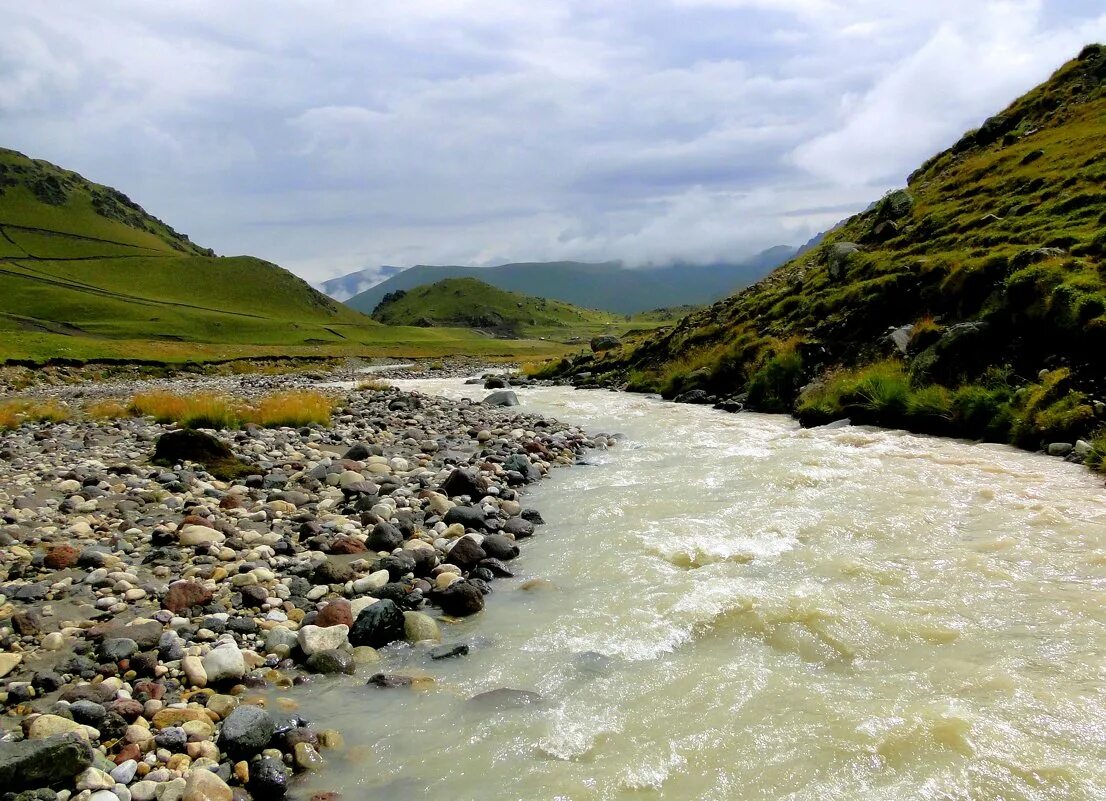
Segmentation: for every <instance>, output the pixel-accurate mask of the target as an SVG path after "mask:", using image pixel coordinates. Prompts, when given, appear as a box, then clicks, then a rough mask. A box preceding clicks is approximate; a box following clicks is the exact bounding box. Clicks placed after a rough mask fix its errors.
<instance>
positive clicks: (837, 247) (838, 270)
mask: <svg viewBox="0 0 1106 801" xmlns="http://www.w3.org/2000/svg"><path fill="white" fill-rule="evenodd" d="M859 251H860V246H859V245H857V244H856V243H855V242H834V243H833V244H832V245H830V246H829V248H827V249H826V271H827V272H828V273H829V277H830V278H832V279H833V280H834V281H839V280H841V279H842V278H843V277H844V276H845V270H847V269H848V267H849V262H850V261H851V260H852V258H853V254H854V253H858V252H859Z"/></svg>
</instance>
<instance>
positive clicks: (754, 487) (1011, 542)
mask: <svg viewBox="0 0 1106 801" xmlns="http://www.w3.org/2000/svg"><path fill="white" fill-rule="evenodd" d="M397 383H399V384H400V385H402V386H404V387H406V388H414V389H418V390H420V391H424V392H434V393H439V394H445V395H450V396H452V397H474V398H478V397H482V396H483V395H485V394H486V392H485V391H484V390H482V389H481V388H480V387H472V386H464V385H462V383H461V382H460V381H457V380H445V379H443V380H427V381H399V382H397ZM518 394H519V396H520V398H521V399H522V403H523V405H524V406H525V408H526V409H528V410H533V411H539V412H542V413H545V414H549V415H552V416H555V417H558V418H560V419H563V420H565V421H568V422H572V423H579V424H583V425H584V426H586V427H587V428H588V429H589V430H592V431H603V432H619V433H621V434H623V435H624V436H625V439H624V440H622V441H621V442H620V443H619V444H618V446H617V447H615V448H612V449H610V450H603V451H596V452H593V453H591V454H590V455H589V456H588V458H587V461H588V464H587V465H585V466H580V467H576V468H571V469H566V470H559V471H556V473H555V475H554V476H553V477H552V478H551V479H549V480H547V481H544V482H541V483H540V485H538V486H536V487H534V488H533V489H531V490H530V491H529V492H528V493H527V496H526V504H527V505H532V506H534V507H536V508H538V509H540V510H541V512H542V514H543V515H544V517H545V519H546V520H547V521H548V525H546V526H544V527H542V528H540V529H539V533H538V536H536V537H534V538H533V539H532V540H530V541H529V542H528V543H526V544H525V545H524V546H523V551H522V556H521V557H520V558H519V559H518V560H516V561H515V562H513V563H512V565H513V569H514V570H516V572H517V573H518V576H517V578H514V579H501V580H499V581H497V582H496V583H495V585H494V589H495V591H494V593H493V594H492V595H491V596H489V598H488V602H489V603H488V607H487V609H486V611H485V612H484V613H482V614H481V615H478V616H476V617H474V618H470V619H467V620H466V621H464V622H463V623H460V624H456V625H443V631H444V634H445V639H446V641H447V642H452V641H463V642H467V643H469V644H470V645H471V646H472V649H471V653H470V654H469V655H468V656H466V657H462V658H458V659H453V660H448V661H444V662H431V661H430V660H428V659H427V658H426V655H425V653H424V652H421V651H415V650H410V649H409V650H407V651H404V652H402V653H400V654H398V655H395V656H392V657H390V658H389V659H390V661H388V662H386V663H385V664H384V665H383V666H382V668H384V669H387V670H388V671H390V672H407V673H414V674H423V675H426V676H429V677H433V678H434V680H435V681H434V682H433V683H432V684H430V683H428V688H426V689H416V690H412V689H409V688H408V689H398V690H397V689H392V690H382V689H377V688H373V687H366V686H365V680H366V678H367V673H365V670H366V669H365V668H363V669H362V674H364V675H360V674H359V675H358V676H356V677H347V678H343V679H338V680H330V681H327V682H323V683H320V684H318V685H316V686H313V687H311V688H309V689H306V690H305V691H304V692H303V693H300V694H299V695H298V696H297V697H298V698H300V699H301V708H302V711H303V713H304V714H305V716H307V717H309V718H311V719H312V720H315V721H317V722H318V723H319V724H321V725H326V726H333V727H336V728H338V729H340V730H341V731H342V732H343V734H344V736H345V739H346V742H347V757H346V758H345V759H342V758H339V757H332V758H331V766H330V768H329V769H328V770H327V771H325V772H324V773H323V774H322V775H321V776H320V777H319V778H318V779H316V780H314V789H320V790H321V789H326V790H341V791H342V792H343V794H344V796H345V798H347V799H350V801H354V800H355V799H441V798H452V799H486V800H487V801H495V800H496V799H522V800H524V801H530V800H531V799H534V800H536V799H572V800H573V801H585V800H590V799H604V800H606V799H612V800H614V799H618V800H619V801H622V800H623V799H635V800H636V799H641V800H642V801H647V800H649V799H715V800H718V799H723V800H728V799H734V800H735V801H736V800H738V799H740V800H741V801H746V800H752V799H757V800H758V801H759V800H760V799H774V800H775V799H789V800H790V801H800V799H801V800H802V801H806V800H807V799H809V800H810V801H815V800H817V801H825V799H872V800H873V801H876V800H877V799H878V800H879V801H886V800H887V799H1004V801H1015V800H1018V801H1021V800H1022V799H1025V800H1026V801H1028V800H1029V799H1033V800H1034V801H1044V800H1045V799H1091V798H1102V797H1106V491H1104V490H1103V487H1102V480H1101V478H1095V477H1094V476H1092V475H1091V474H1090V473H1089V472H1087V471H1085V470H1084V469H1083V468H1080V467H1077V466H1074V465H1070V464H1066V463H1064V462H1062V461H1060V460H1057V459H1051V458H1046V457H1043V456H1039V455H1033V454H1029V453H1023V452H1019V451H1016V450H1013V449H1010V448H1006V447H1001V446H995V445H976V444H971V443H965V442H959V441H952V440H942V439H933V438H927V437H920V436H914V435H909V434H905V433H902V432H896V431H882V430H874V429H866V428H850V427H843V428H823V429H815V430H802V429H800V428H798V426H797V425H796V424H795V423H794V422H793V421H791V420H789V419H787V418H785V417H779V416H769V415H757V414H740V415H730V414H725V413H721V412H716V411H713V410H711V409H708V408H702V407H690V406H681V405H674V404H666V403H662V402H659V401H657V400H652V399H649V398H644V397H640V396H634V395H627V394H616V393H610V392H601V391H573V390H572V389H568V388H540V389H521V390H518ZM533 579H541V581H537V582H535V581H532V580H533ZM524 582H528V583H524ZM502 687H510V688H515V689H521V690H529V691H533V692H536V693H539V694H540V695H541V697H542V699H543V700H542V701H541V702H539V703H535V704H529V705H522V706H508V705H497V704H485V703H474V702H472V701H470V700H468V699H469V698H471V696H473V695H476V694H477V693H480V692H484V691H487V690H492V689H496V688H502Z"/></svg>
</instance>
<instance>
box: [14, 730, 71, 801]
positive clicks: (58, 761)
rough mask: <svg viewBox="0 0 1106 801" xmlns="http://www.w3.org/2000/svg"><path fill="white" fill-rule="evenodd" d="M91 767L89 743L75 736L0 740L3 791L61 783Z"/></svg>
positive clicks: (64, 735)
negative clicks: (13, 740)
mask: <svg viewBox="0 0 1106 801" xmlns="http://www.w3.org/2000/svg"><path fill="white" fill-rule="evenodd" d="M91 766H92V746H90V745H89V743H88V741H87V740H85V739H83V738H81V737H80V736H78V735H74V734H60V735H57V736H56V737H48V738H46V739H45V740H21V741H19V742H0V787H3V788H4V789H5V790H20V789H24V788H33V787H46V786H49V785H51V784H60V783H62V782H64V781H65V780H66V779H70V778H72V777H73V776H76V775H77V774H78V773H80V772H81V771H83V770H85V769H87V768H89V767H91Z"/></svg>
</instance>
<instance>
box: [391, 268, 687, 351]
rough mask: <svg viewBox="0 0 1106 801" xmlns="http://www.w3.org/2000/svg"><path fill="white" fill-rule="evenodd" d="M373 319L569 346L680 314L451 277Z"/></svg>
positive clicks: (406, 295)
mask: <svg viewBox="0 0 1106 801" xmlns="http://www.w3.org/2000/svg"><path fill="white" fill-rule="evenodd" d="M372 316H373V319H374V320H376V321H378V322H380V323H384V324H386V325H406V326H419V327H423V328H428V327H433V326H453V327H462V328H471V329H475V330H479V331H483V332H485V333H488V334H491V335H493V336H498V337H505V338H518V337H528V338H542V339H552V340H559V341H562V342H568V341H576V340H583V339H590V338H591V337H594V336H598V335H602V334H613V335H619V336H621V335H624V334H625V333H626V332H627V331H630V330H652V329H654V328H656V327H658V326H660V325H664V324H668V323H671V322H672V320H673V319H674V318H675V316H676V315H674V314H672V313H667V312H665V311H664V310H657V311H654V312H646V313H643V314H640V315H618V314H612V313H611V312H606V311H598V310H595V309H581V308H579V307H578V306H573V305H571V304H569V303H564V302H563V301H559V300H549V299H546V298H535V297H530V296H529V295H523V294H521V293H518V292H508V291H506V290H502V289H498V288H497V287H494V286H492V285H490V284H486V283H484V282H483V281H479V280H477V279H475V278H447V279H445V280H442V281H438V282H436V283H433V284H427V285H425V286H419V287H415V288H414V289H411V290H397V291H395V292H392V293H389V294H388V295H385V296H384V299H383V300H382V301H381V302H380V303H379V304H378V305H377V307H376V309H375V310H374V311H373V314H372Z"/></svg>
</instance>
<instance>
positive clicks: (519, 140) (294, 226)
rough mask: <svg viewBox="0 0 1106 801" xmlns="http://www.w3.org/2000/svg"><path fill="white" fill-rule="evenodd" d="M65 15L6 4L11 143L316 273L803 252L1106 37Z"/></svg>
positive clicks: (677, 6)
mask: <svg viewBox="0 0 1106 801" xmlns="http://www.w3.org/2000/svg"><path fill="white" fill-rule="evenodd" d="M58 8H59V5H58V4H51V3H33V4H29V3H24V2H19V0H0V12H2V13H3V18H4V19H5V35H4V37H2V39H0V114H2V115H3V117H4V134H5V141H4V142H2V143H0V144H3V145H5V146H11V147H16V148H18V149H21V150H24V151H26V152H29V153H31V154H32V155H35V156H37V157H41V158H48V159H51V160H53V161H56V162H58V163H61V164H64V165H65V166H68V167H71V168H73V169H77V170H79V171H81V172H84V173H85V174H87V175H88V176H89V177H90V178H93V179H94V180H99V181H103V182H106V183H111V184H113V185H116V186H118V187H119V188H121V189H122V190H123V191H125V192H127V193H128V194H130V195H131V196H132V197H134V198H135V199H136V200H138V201H139V202H141V203H143V204H144V205H145V206H147V208H149V210H150V211H152V212H153V213H155V214H157V215H158V216H160V217H162V218H164V219H166V220H168V221H169V222H170V223H172V224H173V225H174V226H175V227H177V228H179V229H181V230H184V231H187V232H188V233H189V234H190V235H192V237H193V238H194V239H195V240H196V241H198V242H201V243H203V244H205V245H211V246H213V247H215V248H216V249H217V250H219V251H220V252H228V253H240V252H252V253H255V254H257V255H259V256H262V257H265V258H268V259H270V260H272V261H276V262H278V263H281V264H284V265H286V266H288V267H291V268H293V269H295V270H297V271H298V272H300V273H301V274H303V275H304V276H305V277H308V278H310V279H312V280H319V279H322V278H325V277H329V276H334V275H338V274H342V273H345V272H349V271H351V270H354V269H358V268H360V267H362V266H368V265H379V264H401V265H408V264H414V263H419V262H422V263H433V262H452V263H487V262H494V261H506V260H517V259H544V258H587V259H597V260H598V259H603V260H605V259H617V258H621V259H625V260H627V261H631V262H634V263H648V262H658V263H659V262H662V261H665V260H670V259H685V260H686V259H699V258H702V259H713V258H724V257H731V258H736V257H740V256H742V255H744V254H746V253H748V252H751V251H752V250H754V249H757V248H760V247H764V246H768V245H772V244H776V243H778V242H790V243H798V242H801V241H803V240H805V239H806V238H807V237H808V236H809V235H810V234H811V233H813V232H814V231H816V230H818V229H820V228H824V227H826V226H827V225H830V224H832V223H833V222H835V221H836V219H837V218H838V217H840V216H843V214H844V212H845V210H846V209H852V208H860V207H863V206H864V205H866V204H867V202H868V201H869V200H871V199H872V198H875V197H878V196H879V195H880V194H881V193H882V192H883V191H884V190H885V189H887V188H889V187H890V186H891V185H893V184H896V183H901V181H902V180H903V178H904V176H905V175H906V174H907V173H908V172H909V171H910V170H911V169H912V168H913V167H914V166H916V165H917V163H918V162H919V161H920V160H921V159H922V158H924V157H925V156H927V155H929V154H930V153H932V152H935V151H936V150H938V149H940V148H941V147H944V146H946V145H948V144H949V143H951V141H953V140H954V139H955V138H956V137H957V136H958V135H959V134H960V133H961V132H962V131H963V130H964V129H965V128H966V127H968V126H970V125H974V124H977V123H978V122H979V121H980V120H981V119H982V118H983V117H985V116H987V115H989V114H990V113H993V112H995V111H997V110H999V108H1001V107H1002V106H1003V105H1005V103H1006V102H1007V101H1009V100H1011V99H1012V98H1013V96H1014V95H1015V94H1016V93H1018V92H1020V91H1022V90H1024V89H1026V88H1028V87H1029V86H1031V85H1032V84H1033V83H1035V82H1037V81H1039V80H1042V79H1044V78H1045V77H1047V75H1048V73H1049V71H1050V70H1051V69H1052V68H1053V67H1055V66H1057V65H1059V64H1060V63H1061V62H1062V61H1064V60H1065V59H1067V58H1069V57H1071V56H1073V55H1074V54H1075V52H1077V50H1078V48H1079V46H1080V45H1081V44H1083V43H1084V42H1085V41H1088V40H1090V39H1093V38H1106V17H1104V16H1103V13H1102V10H1101V8H1100V6H1099V3H1098V2H1096V0H1056V1H1055V2H1053V1H1052V0H1050V2H1048V3H1045V2H1041V1H1040V0H1036V1H1034V0H979V2H974V0H973V2H964V0H929V2H926V3H887V2H885V0H848V1H847V2H846V0H634V1H633V2H629V0H621V1H620V2H613V3H604V4H598V5H597V4H594V3H589V2H585V0H377V2H373V3H349V2H346V1H345V0H314V2H312V3H310V4H307V3H302V2H294V1H293V0H264V1H263V0H243V1H242V2H238V3H225V2H221V0H190V2H188V3H148V2H145V1H144V0H102V1H101V2H98V3H96V4H77V3H69V4H65V11H64V13H62V12H60V11H59V10H58ZM810 209H838V210H837V211H809V210H810Z"/></svg>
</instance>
